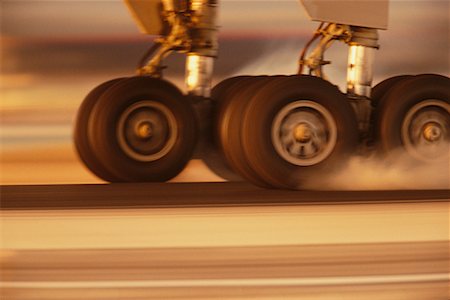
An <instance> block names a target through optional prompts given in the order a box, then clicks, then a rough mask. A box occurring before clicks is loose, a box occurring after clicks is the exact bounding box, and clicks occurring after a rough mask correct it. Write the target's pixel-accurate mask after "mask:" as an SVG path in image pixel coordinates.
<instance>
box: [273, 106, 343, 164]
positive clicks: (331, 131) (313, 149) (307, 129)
mask: <svg viewBox="0 0 450 300" xmlns="http://www.w3.org/2000/svg"><path fill="white" fill-rule="evenodd" d="M336 139H337V126H336V122H335V121H334V119H333V117H332V115H331V113H330V112H329V111H328V110H327V109H326V108H325V107H323V106H322V105H320V104H319V103H316V102H313V101H309V100H299V101H295V102H291V103H289V104H288V105H286V106H285V107H283V108H282V109H281V110H280V111H279V112H278V114H277V115H276V116H275V119H274V121H273V123H272V143H273V146H274V148H275V150H276V151H277V153H278V154H279V155H280V156H281V157H282V158H283V159H284V160H286V161H288V162H290V163H292V164H294V165H297V166H311V165H315V164H318V163H320V162H321V161H323V160H324V159H326V158H327V157H328V156H329V155H330V154H331V152H332V151H333V149H334V147H335V145H336Z"/></svg>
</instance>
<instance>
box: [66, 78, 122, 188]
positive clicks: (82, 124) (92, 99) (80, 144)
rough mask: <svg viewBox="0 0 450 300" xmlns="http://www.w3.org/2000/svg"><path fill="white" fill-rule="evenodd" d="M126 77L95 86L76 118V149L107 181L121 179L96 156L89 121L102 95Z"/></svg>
mask: <svg viewBox="0 0 450 300" xmlns="http://www.w3.org/2000/svg"><path fill="white" fill-rule="evenodd" d="M123 79H124V78H116V79H112V80H109V81H106V82H104V83H102V84H100V85H98V86H97V87H95V88H94V89H93V90H92V91H91V92H89V94H88V95H87V96H86V97H85V98H84V100H83V102H82V103H81V105H80V107H79V109H78V113H77V116H76V119H75V130H74V134H73V139H74V145H75V149H76V151H77V153H78V156H79V157H80V159H81V161H82V162H83V163H84V165H85V166H86V167H87V168H88V169H89V171H91V172H92V173H93V174H94V175H96V176H97V177H99V178H100V179H102V180H104V181H107V182H120V181H121V179H120V178H119V177H117V176H115V175H114V174H113V173H111V172H110V171H108V169H107V168H105V166H104V165H103V164H102V163H101V162H100V161H99V159H98V158H97V156H96V153H95V149H94V148H93V147H92V145H91V144H90V142H89V136H88V135H89V133H88V128H89V122H90V120H92V118H91V115H92V110H93V108H94V106H95V104H96V103H97V101H98V99H99V98H100V96H101V95H102V94H103V93H104V92H105V91H106V90H108V89H109V88H110V87H112V86H113V85H115V84H116V83H118V82H120V81H121V80H123Z"/></svg>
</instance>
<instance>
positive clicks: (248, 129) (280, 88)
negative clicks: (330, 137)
mask: <svg viewBox="0 0 450 300" xmlns="http://www.w3.org/2000/svg"><path fill="white" fill-rule="evenodd" d="M299 99H302V100H311V101H315V102H317V103H319V104H321V105H322V106H324V107H325V108H326V109H327V110H328V111H329V112H330V113H331V114H332V115H333V117H334V118H335V121H336V126H337V140H336V145H335V147H334V150H333V152H332V153H331V154H330V155H329V156H328V157H327V158H325V159H324V160H323V161H321V162H320V163H317V164H315V165H312V166H298V165H294V164H291V163H289V162H288V161H286V160H284V159H283V158H282V157H281V156H280V155H279V154H278V153H277V152H276V150H275V147H274V146H273V144H272V139H271V127H272V122H273V120H274V118H275V116H276V114H277V113H278V112H279V110H280V109H282V108H283V107H284V106H285V105H287V104H288V103H291V102H293V101H297V100H299ZM241 135H242V143H243V150H244V154H245V156H246V159H247V162H248V164H249V165H250V166H251V168H252V169H253V170H254V171H255V172H256V173H257V174H258V175H259V176H260V177H261V178H262V179H263V180H264V182H265V183H266V184H267V185H270V186H272V187H276V188H287V189H301V188H302V184H304V183H305V182H306V181H307V180H309V179H311V178H314V177H320V176H321V175H323V174H327V175H329V173H330V172H331V171H335V170H336V169H337V168H339V167H340V166H341V165H342V164H343V163H344V162H345V161H346V159H347V158H349V156H350V155H351V154H353V153H354V152H355V151H356V147H357V145H358V129H357V120H356V115H355V112H354V110H353V108H352V107H351V105H350V103H349V102H348V101H347V98H346V97H345V95H344V94H342V93H341V92H340V91H339V89H338V88H337V87H336V86H334V85H332V84H331V83H329V82H328V81H325V80H323V79H321V78H318V77H313V76H307V75H302V76H292V77H287V78H284V79H283V80H277V81H273V82H272V83H271V84H267V85H266V86H265V87H263V88H262V89H261V90H260V91H259V92H258V93H257V94H256V95H254V96H253V97H252V98H251V99H250V101H249V103H248V105H247V107H246V108H245V115H244V118H243V121H242V133H241Z"/></svg>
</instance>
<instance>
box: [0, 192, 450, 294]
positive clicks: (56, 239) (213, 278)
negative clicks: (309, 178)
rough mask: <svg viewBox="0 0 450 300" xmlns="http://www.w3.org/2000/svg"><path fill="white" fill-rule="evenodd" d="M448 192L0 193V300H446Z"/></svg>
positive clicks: (447, 277) (447, 276)
mask: <svg viewBox="0 0 450 300" xmlns="http://www.w3.org/2000/svg"><path fill="white" fill-rule="evenodd" d="M448 195H449V191H448V190H427V191H420V190H417V191H357V192H352V191H320V192H319V191H300V192H298V191H279V190H263V189H259V188H256V187H253V186H251V185H247V184H243V183H172V184H117V185H116V184H114V185H56V186H50V185H47V186H2V187H1V211H0V230H1V237H2V238H1V245H0V246H1V252H0V269H1V273H0V277H1V280H0V298H1V299H2V300H3V299H8V300H19V299H20V300H28V299H30V300H31V299H33V300H34V299H49V300H51V299H74V300H75V299H77V300H78V299H88V300H91V299H92V300H94V299H96V300H99V299H102V300H103V299H105V300H106V299H108V300H109V299H308V300H325V299H326V300H335V299H346V300H347V299H350V300H352V299H355V300H356V299H358V300H359V299H369V300H371V299H373V300H375V299H376V300H380V299H382V300H383V299H389V300H391V299H392V300H444V299H448V296H449V295H448V286H449V254H450V253H449V245H450V244H449V239H450V237H449V212H450V205H449V201H448Z"/></svg>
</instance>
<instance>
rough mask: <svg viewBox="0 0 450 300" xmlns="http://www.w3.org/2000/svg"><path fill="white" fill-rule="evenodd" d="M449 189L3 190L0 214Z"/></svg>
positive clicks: (385, 196) (407, 195) (384, 198)
mask: <svg viewBox="0 0 450 300" xmlns="http://www.w3.org/2000/svg"><path fill="white" fill-rule="evenodd" d="M449 198H450V191H449V190H388V191H287V190H268V189H261V188H257V187H255V186H253V185H250V184H248V183H228V182H216V183H121V184H85V185H83V184H80V185H28V186H17V185H12V186H2V187H1V199H2V201H0V208H1V209H73V208H112V207H116V208H136V207H172V206H179V207H190V206H249V205H295V204H330V203H341V204H343V203H382V202H390V203H393V202H424V201H426V202H429V201H431V202H439V201H448V199H449Z"/></svg>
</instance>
